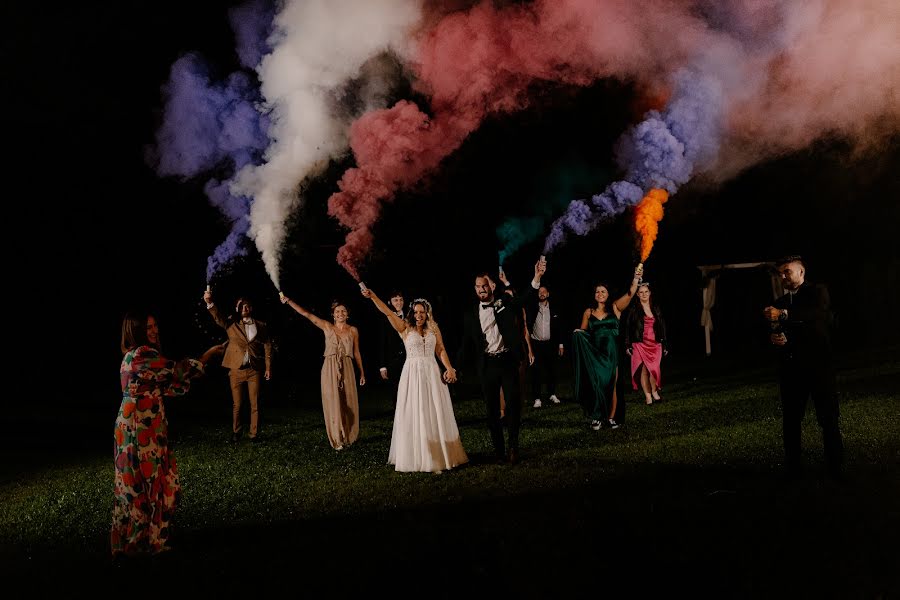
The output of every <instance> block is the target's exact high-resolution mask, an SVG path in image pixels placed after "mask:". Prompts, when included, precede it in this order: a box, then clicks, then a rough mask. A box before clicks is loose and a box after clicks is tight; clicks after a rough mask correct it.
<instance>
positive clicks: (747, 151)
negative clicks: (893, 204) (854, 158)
mask: <svg viewBox="0 0 900 600" xmlns="http://www.w3.org/2000/svg"><path fill="white" fill-rule="evenodd" d="M779 28H780V30H781V32H782V39H781V40H779V44H777V45H775V46H774V47H773V48H772V51H771V52H770V53H769V54H761V55H757V56H755V57H748V60H747V61H746V63H745V65H744V68H745V70H746V72H747V73H748V76H747V77H745V78H744V81H745V82H746V83H747V87H746V88H743V89H738V90H735V92H736V94H735V100H734V101H733V103H732V108H731V111H730V118H729V130H730V138H731V139H730V141H729V143H728V144H726V145H725V147H724V148H723V154H722V156H721V157H720V163H719V165H718V168H717V169H716V172H715V173H714V174H713V175H714V176H715V178H717V179H725V178H728V177H730V176H733V175H734V174H735V173H736V172H738V171H740V170H741V169H744V168H746V167H748V166H751V165H753V164H755V163H757V162H759V161H760V160H764V159H767V158H771V157H774V156H778V155H781V154H786V153H789V152H793V151H796V150H799V149H802V148H804V147H806V146H809V145H810V144H811V143H813V142H815V141H816V140H818V139H821V138H823V137H834V138H839V139H843V140H846V141H848V142H850V143H851V144H853V145H854V147H855V150H856V151H857V152H861V153H864V152H866V151H868V150H872V149H877V148H878V147H879V145H880V143H881V142H883V141H884V140H885V139H886V138H888V137H889V136H891V135H895V134H896V133H897V132H898V131H900V10H898V8H897V3H896V2H894V1H893V0H858V1H855V2H844V1H841V0H828V1H825V2H818V3H806V2H803V3H801V2H798V3H792V4H789V5H785V10H784V12H783V14H782V21H781V23H780V24H779Z"/></svg>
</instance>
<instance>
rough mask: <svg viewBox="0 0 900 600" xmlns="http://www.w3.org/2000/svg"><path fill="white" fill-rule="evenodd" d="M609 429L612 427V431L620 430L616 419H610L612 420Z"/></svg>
mask: <svg viewBox="0 0 900 600" xmlns="http://www.w3.org/2000/svg"><path fill="white" fill-rule="evenodd" d="M609 427H610V429H618V428H619V424H618V423H616V420H615V419H610V420H609Z"/></svg>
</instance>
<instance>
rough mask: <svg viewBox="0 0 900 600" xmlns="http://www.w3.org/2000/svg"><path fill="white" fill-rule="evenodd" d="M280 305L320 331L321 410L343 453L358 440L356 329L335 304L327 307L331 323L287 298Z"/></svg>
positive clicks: (362, 375)
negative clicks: (321, 336) (354, 362)
mask: <svg viewBox="0 0 900 600" xmlns="http://www.w3.org/2000/svg"><path fill="white" fill-rule="evenodd" d="M281 302H282V303H284V304H287V305H289V306H290V307H291V308H293V309H294V310H296V311H297V312H298V313H300V314H301V315H303V316H304V317H306V318H307V319H309V321H310V322H311V323H312V324H313V325H315V326H316V327H318V328H319V329H321V330H322V332H323V333H324V334H325V352H324V356H325V361H324V362H323V363H322V410H323V411H324V413H325V430H326V432H327V433H328V441H329V443H330V444H331V447H332V448H334V449H335V450H343V449H344V448H345V447H347V446H349V445H350V444H352V443H353V442H355V441H356V438H358V437H359V398H358V396H357V394H356V374H355V373H354V371H353V360H354V359H355V360H356V365H357V366H358V367H359V385H360V386H363V385H365V384H366V375H365V371H363V364H362V355H360V353H359V330H357V329H356V327H353V326H352V325H350V324H348V323H347V318H348V316H349V313H348V312H347V307H346V306H344V305H343V304H341V303H339V302H335V303H334V304H332V305H331V317H332V320H333V322H331V323H329V322H328V321H326V320H324V319H320V318H319V317H317V316H315V315H314V314H312V313H311V312H309V311H308V310H306V309H305V308H303V307H302V306H300V305H299V304H297V303H296V302H294V301H293V300H291V299H290V298H288V297H287V296H283V297H282V299H281Z"/></svg>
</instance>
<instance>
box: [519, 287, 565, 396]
mask: <svg viewBox="0 0 900 600" xmlns="http://www.w3.org/2000/svg"><path fill="white" fill-rule="evenodd" d="M526 310H527V314H528V324H529V326H528V335H529V336H531V349H532V351H533V352H534V364H533V365H531V384H532V392H533V393H532V395H533V396H534V408H540V407H541V405H542V403H541V384H542V383H543V382H544V381H546V382H547V396H548V398H549V400H550V401H551V402H552V403H553V404H559V398H557V397H556V363H557V362H558V361H559V359H560V357H561V356H562V355H563V352H564V348H563V336H562V324H561V323H560V322H559V314H557V313H556V312H555V311H553V310H551V308H550V290H549V289H547V286H545V285H542V286H541V287H540V289H538V301H537V303H530V304H529V306H528V307H527V308H526Z"/></svg>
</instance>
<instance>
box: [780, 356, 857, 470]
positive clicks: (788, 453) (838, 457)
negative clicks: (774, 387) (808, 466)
mask: <svg viewBox="0 0 900 600" xmlns="http://www.w3.org/2000/svg"><path fill="white" fill-rule="evenodd" d="M779 383H780V388H781V406H782V415H783V416H782V426H783V430H782V433H783V437H784V460H785V466H786V467H787V468H788V469H790V470H798V469H799V468H800V464H801V463H800V454H801V451H800V434H801V425H802V423H803V417H804V416H805V415H806V401H807V400H808V399H809V398H812V401H813V406H814V407H815V409H816V420H817V421H818V423H819V428H820V429H821V430H822V442H823V445H824V446H825V461H826V463H827V464H828V468H829V469H831V470H832V471H836V470H839V469H840V468H841V465H842V463H843V458H844V442H843V439H842V438H841V430H840V426H839V419H840V410H839V407H838V401H837V394H836V393H835V378H834V371H833V370H832V369H831V367H830V365H826V364H818V365H816V366H812V365H801V364H797V363H792V362H789V361H788V362H785V363H783V364H782V366H781V369H780V371H779Z"/></svg>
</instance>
